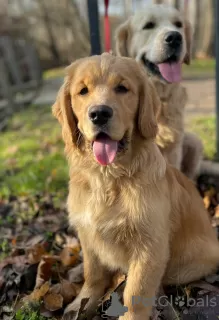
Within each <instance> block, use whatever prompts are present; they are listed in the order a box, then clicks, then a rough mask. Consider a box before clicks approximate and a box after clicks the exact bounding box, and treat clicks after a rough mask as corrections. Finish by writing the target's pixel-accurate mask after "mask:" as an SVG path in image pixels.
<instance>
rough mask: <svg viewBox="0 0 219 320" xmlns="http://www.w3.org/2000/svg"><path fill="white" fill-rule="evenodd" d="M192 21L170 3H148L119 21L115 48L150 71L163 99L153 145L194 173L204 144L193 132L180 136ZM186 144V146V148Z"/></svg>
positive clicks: (177, 163) (192, 175) (174, 161)
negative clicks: (183, 75)
mask: <svg viewBox="0 0 219 320" xmlns="http://www.w3.org/2000/svg"><path fill="white" fill-rule="evenodd" d="M191 43H192V30H191V25H190V23H189V22H188V21H187V20H186V19H185V18H184V17H183V15H182V14H180V12H179V11H177V10H176V9H175V8H173V7H171V6H169V5H163V4H162V5H155V4H154V5H150V6H147V7H146V8H145V10H142V11H141V12H137V13H136V14H135V15H134V16H133V17H131V18H130V19H129V20H128V21H126V22H125V23H124V24H123V25H121V26H120V27H119V29H118V31H117V35H116V53H117V55H120V56H127V57H132V58H135V59H136V60H137V61H139V62H141V63H142V64H143V66H144V67H145V70H146V71H147V73H148V74H150V75H151V77H152V80H153V82H154V85H155V87H156V89H157V94H158V96H159V98H160V99H161V109H160V111H159V114H158V135H157V144H158V146H159V147H160V149H161V151H162V153H163V155H164V156H165V157H166V158H167V159H168V161H169V163H170V164H172V165H173V166H175V167H176V168H178V169H181V170H183V172H184V173H185V174H186V175H187V176H188V177H189V178H192V179H193V178H194V177H195V176H196V174H197V173H198V171H199V167H200V162H201V159H202V143H201V141H200V140H199V139H198V137H196V136H195V135H194V134H192V133H187V132H186V133H185V136H184V108H185V104H186V102H187V94H186V90H185V89H184V88H183V87H182V86H181V85H180V84H179V82H180V81H181V68H182V63H183V62H185V63H186V64H190V52H191ZM184 149H185V150H184Z"/></svg>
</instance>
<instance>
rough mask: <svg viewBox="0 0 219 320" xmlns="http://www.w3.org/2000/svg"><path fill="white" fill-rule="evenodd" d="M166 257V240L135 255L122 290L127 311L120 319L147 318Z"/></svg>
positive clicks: (167, 256) (159, 282)
mask: <svg viewBox="0 0 219 320" xmlns="http://www.w3.org/2000/svg"><path fill="white" fill-rule="evenodd" d="M166 242H167V241H166ZM161 250H162V251H161ZM168 258H169V252H168V242H167V243H166V244H165V243H164V241H163V243H160V244H159V245H158V244H156V246H151V248H150V249H149V248H147V249H146V250H145V251H144V252H141V251H139V253H138V255H135V258H133V259H132V262H131V264H130V268H129V271H128V277H127V284H126V287H125V290H124V305H125V306H126V307H128V312H126V313H125V314H124V316H121V317H120V318H119V319H120V320H147V319H149V317H150V315H151V310H152V306H153V305H154V303H155V298H156V293H157V291H158V289H159V286H160V284H161V280H162V277H163V275H164V272H165V269H166V264H167V261H168Z"/></svg>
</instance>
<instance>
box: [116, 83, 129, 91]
mask: <svg viewBox="0 0 219 320" xmlns="http://www.w3.org/2000/svg"><path fill="white" fill-rule="evenodd" d="M128 91H129V90H128V89H127V88H126V87H125V86H123V85H122V84H120V85H118V86H117V87H116V88H115V92H116V93H126V92H128Z"/></svg>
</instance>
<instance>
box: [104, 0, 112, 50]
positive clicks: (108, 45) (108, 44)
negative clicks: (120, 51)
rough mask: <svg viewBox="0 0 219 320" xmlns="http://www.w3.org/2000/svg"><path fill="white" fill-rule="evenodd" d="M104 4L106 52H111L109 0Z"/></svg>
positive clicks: (105, 0)
mask: <svg viewBox="0 0 219 320" xmlns="http://www.w3.org/2000/svg"><path fill="white" fill-rule="evenodd" d="M104 2H105V15H104V32H105V51H106V52H109V51H110V49H111V41H110V22H109V16H108V7H109V0H104Z"/></svg>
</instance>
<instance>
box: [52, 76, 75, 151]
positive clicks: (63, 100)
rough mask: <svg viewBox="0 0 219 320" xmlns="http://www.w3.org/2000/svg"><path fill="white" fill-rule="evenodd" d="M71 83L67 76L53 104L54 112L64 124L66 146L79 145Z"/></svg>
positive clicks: (63, 132)
mask: <svg viewBox="0 0 219 320" xmlns="http://www.w3.org/2000/svg"><path fill="white" fill-rule="evenodd" d="M69 85H70V83H69V78H68V77H66V78H65V81H64V84H63V85H62V86H61V88H60V90H59V92H58V95H57V98H56V101H55V103H54V104H53V106H52V113H53V115H54V116H55V117H56V118H57V119H58V121H59V122H60V124H61V125H62V135H63V140H64V141H65V144H66V146H67V145H69V146H73V145H77V139H78V137H77V126H76V119H75V116H74V114H73V109H72V106H71V95H70V88H69Z"/></svg>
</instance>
